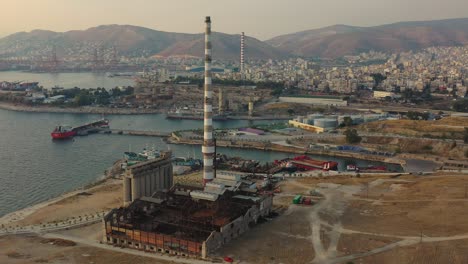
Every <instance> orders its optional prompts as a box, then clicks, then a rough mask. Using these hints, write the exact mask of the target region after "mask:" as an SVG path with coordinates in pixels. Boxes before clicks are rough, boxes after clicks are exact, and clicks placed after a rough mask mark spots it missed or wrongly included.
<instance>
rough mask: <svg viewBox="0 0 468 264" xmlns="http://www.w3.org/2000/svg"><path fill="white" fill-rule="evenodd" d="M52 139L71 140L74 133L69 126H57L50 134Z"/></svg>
mask: <svg viewBox="0 0 468 264" xmlns="http://www.w3.org/2000/svg"><path fill="white" fill-rule="evenodd" d="M50 135H51V136H52V138H53V139H66V138H71V137H74V136H75V135H76V131H74V130H73V128H72V127H71V126H64V125H61V126H57V127H55V129H54V131H52V133H50Z"/></svg>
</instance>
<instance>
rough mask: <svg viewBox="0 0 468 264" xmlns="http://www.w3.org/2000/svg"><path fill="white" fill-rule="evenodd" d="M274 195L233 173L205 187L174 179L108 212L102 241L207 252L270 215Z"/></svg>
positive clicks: (173, 251) (181, 252) (184, 252)
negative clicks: (175, 182) (169, 185)
mask: <svg viewBox="0 0 468 264" xmlns="http://www.w3.org/2000/svg"><path fill="white" fill-rule="evenodd" d="M272 201H273V197H272V195H270V194H268V193H264V192H259V191H257V188H256V184H255V181H251V180H249V179H248V178H247V177H242V176H241V175H236V174H221V175H217V177H216V178H215V180H213V181H212V182H208V183H206V185H205V187H204V188H197V187H193V186H181V185H175V186H173V187H172V188H171V189H170V190H162V191H158V192H155V193H154V194H153V195H152V196H151V197H142V198H140V199H137V200H135V201H134V202H133V203H131V204H130V205H129V206H128V207H126V208H119V209H114V210H112V211H111V212H110V213H109V214H107V215H106V216H105V218H104V225H105V233H106V234H105V236H106V238H105V241H107V243H110V244H115V245H119V246H124V247H130V248H135V249H141V250H147V251H153V252H163V253H168V254H173V255H181V256H190V257H202V258H206V257H207V256H208V255H209V254H210V253H213V252H214V250H216V249H218V248H219V247H220V246H222V245H223V244H225V243H227V242H229V241H230V240H231V239H234V238H236V237H238V236H239V235H241V234H242V233H244V232H245V231H246V230H247V229H248V228H249V227H251V226H252V225H254V224H256V223H257V221H258V220H259V219H260V218H261V217H265V216H267V215H269V214H270V212H271V208H272Z"/></svg>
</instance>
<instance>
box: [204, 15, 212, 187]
mask: <svg viewBox="0 0 468 264" xmlns="http://www.w3.org/2000/svg"><path fill="white" fill-rule="evenodd" d="M205 24H206V29H205V99H204V105H205V106H204V126H203V130H204V133H203V146H202V153H203V183H207V182H210V181H212V180H213V178H214V169H213V159H214V152H215V147H214V141H213V99H212V98H213V92H212V89H211V84H212V79H211V19H210V17H206V20H205Z"/></svg>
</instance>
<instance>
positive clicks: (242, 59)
mask: <svg viewBox="0 0 468 264" xmlns="http://www.w3.org/2000/svg"><path fill="white" fill-rule="evenodd" d="M240 45H241V50H240V72H241V76H242V79H244V47H245V34H244V32H242V34H241V43H240Z"/></svg>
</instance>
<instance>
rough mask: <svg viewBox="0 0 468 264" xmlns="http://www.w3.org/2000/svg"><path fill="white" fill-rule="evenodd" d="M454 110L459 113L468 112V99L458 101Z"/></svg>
mask: <svg viewBox="0 0 468 264" xmlns="http://www.w3.org/2000/svg"><path fill="white" fill-rule="evenodd" d="M452 108H453V110H455V111H457V112H465V113H466V112H468V99H464V100H457V101H456V102H455V103H453V105H452Z"/></svg>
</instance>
